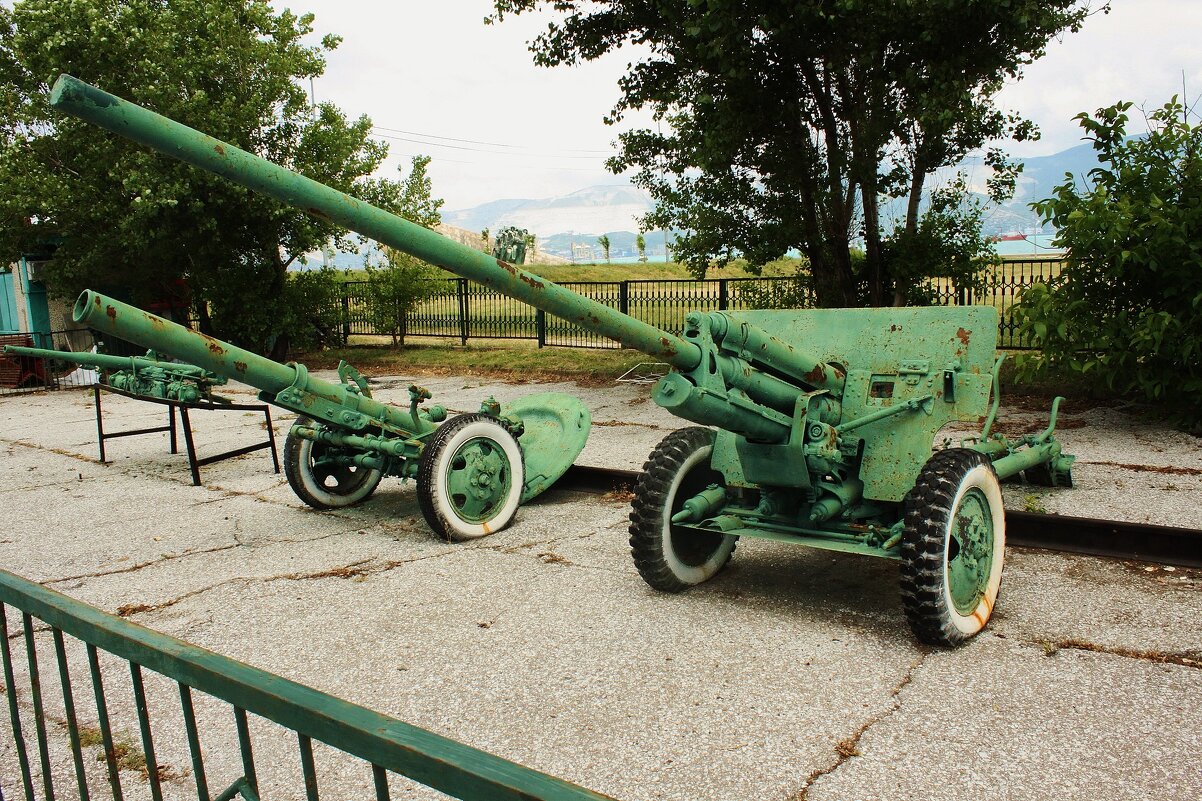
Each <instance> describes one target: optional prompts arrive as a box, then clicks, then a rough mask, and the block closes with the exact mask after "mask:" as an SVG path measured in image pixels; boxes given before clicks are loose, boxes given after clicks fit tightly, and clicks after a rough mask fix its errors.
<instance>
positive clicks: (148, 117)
mask: <svg viewBox="0 0 1202 801" xmlns="http://www.w3.org/2000/svg"><path fill="white" fill-rule="evenodd" d="M50 103H51V105H52V106H54V107H55V108H57V109H59V110H61V111H65V112H68V113H70V114H74V115H75V116H77V117H80V118H82V119H85V120H87V121H89V122H92V123H95V124H96V125H99V126H100V127H102V128H107V129H108V130H110V131H113V132H114V133H118V134H121V135H122V136H125V137H128V138H130V139H133V140H134V141H137V142H141V143H142V144H144V145H148V146H149V147H151V148H154V149H155V150H158V151H160V152H162V153H165V154H167V155H170V156H172V157H174V158H177V159H179V160H181V161H185V162H187V163H189V164H192V165H194V166H196V167H200V168H202V169H205V170H208V171H210V172H213V173H216V174H217V175H221V176H224V177H226V178H229V179H230V180H232V181H234V182H235V183H238V184H242V185H243V186H247V187H249V188H251V189H254V190H255V191H258V192H261V193H263V194H265V195H268V196H270V197H274V198H276V199H278V200H281V201H283V202H284V203H287V204H290V205H292V206H296V207H298V208H302V209H305V210H306V211H308V212H309V213H310V214H313V215H315V216H318V217H323V218H326V219H328V220H330V221H332V222H335V223H337V224H339V225H341V226H344V227H346V228H349V229H351V230H353V231H357V232H358V233H360V234H363V235H364V236H366V237H369V238H371V239H374V240H376V241H378V242H382V243H384V244H386V245H388V246H390V247H394V248H396V249H397V250H402V251H404V252H406V253H410V254H412V255H414V256H416V257H418V258H419V259H421V260H422V261H425V262H428V263H430V264H435V265H438V266H439V267H443V268H446V269H447V270H450V271H451V272H453V273H456V274H457V275H461V276H463V277H464V278H469V279H471V280H473V281H477V282H479V283H481V284H484V285H485V286H488V287H491V288H493V289H496V290H498V291H500V292H503V293H504V294H506V295H509V296H511V297H515V298H518V299H519V300H523V301H525V302H527V303H529V304H530V305H531V306H534V307H535V308H539V309H543V310H544V311H547V312H550V313H552V314H555V315H557V316H559V317H562V318H564V319H565V320H569V321H572V322H577V323H580V324H581V325H583V326H584V327H586V328H589V329H593V330H597V329H603V330H605V331H606V332H607V333H608V335H609V336H611V337H612V338H614V339H616V340H618V341H620V342H621V343H622V344H623V345H624V346H626V347H629V348H634V349H636V350H640V351H643V352H644V353H649V354H652V355H654V356H657V357H659V358H661V359H663V360H664V361H666V362H670V363H672V364H673V365H675V366H677V367H680V368H682V369H691V368H692V367H694V366H696V364H697V362H698V360H699V358H700V353H699V352H698V351H697V349H696V348H695V347H692V346H690V345H689V344H688V343H686V342H683V341H681V340H680V339H679V338H678V337H675V336H672V335H671V334H666V333H665V332H663V331H660V330H659V329H658V328H655V327H654V326H650V325H647V324H646V323H642V322H640V321H638V320H635V319H633V318H630V317H627V316H626V315H624V314H622V313H620V312H618V311H615V310H614V309H611V308H609V307H608V306H606V305H604V304H601V303H597V302H595V301H591V300H587V299H585V298H582V297H580V296H579V295H577V294H576V293H574V292H571V291H569V290H566V289H564V288H562V287H559V286H556V285H555V284H553V283H551V282H549V281H546V280H544V279H542V278H540V277H538V276H537V275H533V274H532V273H528V272H526V271H524V270H521V269H518V268H517V267H514V266H513V265H511V264H509V263H507V262H504V261H500V260H498V259H496V258H495V257H493V256H491V255H489V254H486V253H481V252H480V251H478V250H475V249H473V248H470V247H468V246H466V245H461V244H459V243H458V242H454V241H452V240H450V239H447V238H446V237H444V236H440V235H439V234H437V233H435V232H434V231H431V230H429V229H427V228H423V227H421V226H420V225H416V224H414V223H411V222H409V221H408V220H405V219H402V218H401V217H398V216H396V215H394V214H389V213H388V212H386V211H384V210H382V209H378V208H376V207H374V206H372V205H370V204H368V203H364V202H363V201H362V200H358V199H356V198H353V197H351V196H350V195H348V194H346V193H344V192H339V191H338V190H336V189H332V188H330V187H328V186H324V185H323V184H320V183H318V182H317V181H314V180H312V179H310V178H306V177H304V176H303V175H297V174H296V173H294V172H291V171H289V170H286V169H284V168H283V167H279V166H277V165H275V164H272V163H271V162H270V161H267V160H266V159H262V158H259V157H258V156H255V155H252V154H250V153H247V152H246V151H244V150H240V149H238V148H236V147H234V146H233V145H230V144H228V143H226V142H222V141H220V140H218V139H214V138H213V137H211V136H207V135H205V134H203V133H200V132H199V131H196V130H194V129H192V128H189V127H187V126H186V125H181V124H180V123H177V122H174V121H172V120H169V119H167V118H166V117H163V116H161V115H159V114H155V113H154V112H153V111H150V110H148V109H144V108H141V107H139V106H137V105H135V104H133V103H129V102H128V101H125V100H122V99H121V98H119V97H116V96H114V95H111V94H109V93H108V92H105V91H102V90H100V89H97V88H96V87H94V86H90V85H88V84H86V83H84V82H83V81H80V80H79V79H78V78H73V77H72V76H70V75H62V76H59V78H58V80H57V81H55V83H54V88H53V89H52V90H51V93H50ZM256 386H257V385H256Z"/></svg>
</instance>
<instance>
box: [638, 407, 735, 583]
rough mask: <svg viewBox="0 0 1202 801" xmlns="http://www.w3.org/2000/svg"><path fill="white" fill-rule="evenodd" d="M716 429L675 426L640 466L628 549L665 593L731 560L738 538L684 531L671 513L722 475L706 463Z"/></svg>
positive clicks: (646, 576)
mask: <svg viewBox="0 0 1202 801" xmlns="http://www.w3.org/2000/svg"><path fill="white" fill-rule="evenodd" d="M713 450H714V432H713V431H711V430H710V429H708V428H697V427H694V428H684V429H681V430H679V431H673V432H672V433H671V434H669V435H668V436H666V437H664V439H663V440H661V441H660V443H659V445H656V446H655V450H653V451H652V452H651V455H650V456H649V457H647V463H646V464H644V465H643V473H642V475H640V476H639V480H638V483H637V484H635V487H634V501H633V502H632V503H631V504H630V554H631V556H633V557H634V564H635V567H637V568H638V570H639V575H640V576H642V577H643V581H646V582H647V583H648V584H650V585H651V586H652V587H654V588H655V589H657V590H662V591H664V592H680V591H681V590H685V589H688V588H689V587H692V586H693V585H694V584H700V583H701V582H703V581H705V580H707V579H709V578H712V577H713V576H714V574H716V573H717V572H718V571H719V570H721V569H722V568H724V567H725V566H726V563H727V562H729V561H730V557H731V554H732V553H734V550H735V543H736V542H737V541H738V539H739V538H738V537H736V536H734V535H732V534H718V533H713V534H710V533H701V532H697V531H686V530H684V529H682V528H679V527H677V526H673V525H672V522H671V521H672V515H674V514H676V513H677V512H679V511H680V510H681V508H683V507H684V504H685V502H686V501H688V500H689V499H690V498H692V497H693V496H695V495H696V494H697V493H699V492H701V491H702V490H703V489H705V488H706V487H708V486H709V485H711V484H722V483H724V480H723V478H722V474H721V473H719V472H718V471H717V470H714V469H713V468H712V467H710V454H711V453H712V452H713Z"/></svg>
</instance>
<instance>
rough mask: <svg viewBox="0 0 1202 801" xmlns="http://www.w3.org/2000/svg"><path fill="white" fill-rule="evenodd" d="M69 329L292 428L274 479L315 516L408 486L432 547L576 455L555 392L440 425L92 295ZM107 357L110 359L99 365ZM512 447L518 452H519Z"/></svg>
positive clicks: (567, 400)
mask: <svg viewBox="0 0 1202 801" xmlns="http://www.w3.org/2000/svg"><path fill="white" fill-rule="evenodd" d="M73 316H74V318H75V321H76V322H78V323H84V324H86V325H88V326H89V327H91V328H94V329H96V330H98V331H101V332H103V333H107V334H112V335H114V336H118V337H121V338H122V339H125V340H128V341H130V342H138V343H141V344H144V345H150V346H152V347H155V348H158V349H160V350H163V351H166V352H169V353H172V354H177V355H180V356H183V357H186V358H188V359H189V360H190V361H192V362H196V363H197V364H199V365H202V367H195V368H193V369H195V370H199V371H201V372H202V373H204V374H206V375H215V376H221V377H222V378H220V380H221V381H223V382H224V381H225V380H226V378H233V379H236V380H238V381H241V382H243V383H245V384H249V385H250V386H252V387H255V388H256V389H258V390H259V399H260V400H262V401H265V402H267V403H271V404H274V405H276V406H279V407H282V408H284V409H288V410H289V411H293V412H296V413H297V415H299V417H298V418H297V421H296V423H295V424H294V425H293V426H292V428H291V429H290V430H289V432H288V437H287V439H286V440H285V442H284V473H285V475H286V476H287V477H288V483H289V485H291V487H292V489H293V491H294V492H295V493H296V494H297V497H299V498H300V499H301V500H303V501H304V502H305V503H307V504H309V505H310V506H312V507H314V508H316V509H331V508H337V507H343V506H350V505H352V504H356V503H359V502H360V501H363V500H365V499H366V498H367V497H368V496H370V495H371V494H372V493H373V492H375V490H376V488H377V487H378V486H379V484H380V480H381V479H382V478H383V477H384V476H386V475H391V476H396V477H399V478H401V479H406V478H414V479H417V492H418V501H419V503H420V506H421V509H422V514H423V516H424V517H425V518H426V521H427V522H428V523H429V524H430V526H431V528H433V529H434V531H435V532H436V533H437V534H438V535H439V536H441V537H443V538H445V539H452V540H466V539H472V538H475V537H481V536H484V535H486V534H491V533H492V532H494V531H498V530H500V529H502V528H504V527H505V526H507V525H508V524H509V523H510V521H512V520H513V517H514V514H515V513H516V512H517V508H518V505H519V504H520V503H522V502H524V501H528V500H530V499H531V498H533V497H535V496H536V495H538V494H539V493H541V492H542V491H543V490H545V489H547V488H548V487H549V486H551V484H553V483H554V482H555V480H556V479H557V478H559V477H560V476H561V475H563V473H564V472H565V471H566V470H567V469H568V467H570V466H571V464H572V462H573V461H574V460H575V458H576V456H577V455H578V454H579V453H580V451H581V449H583V448H584V444H585V441H586V440H587V438H588V432H589V426H590V424H591V421H590V417H589V412H588V409H587V408H586V407H585V406H584V405H583V404H582V403H580V401H578V400H576V399H575V398H573V397H571V396H570V395H564V394H562V393H552V392H547V393H541V394H536V395H529V396H526V397H524V398H520V399H518V400H516V401H514V402H513V403H511V404H509V405H507V406H501V405H500V404H499V403H497V402H496V401H495V400H493V399H492V398H488V399H486V400H485V401H484V402H483V403H482V404H481V409H480V413H478V414H463V415H459V416H457V417H454V418H452V419H451V420H450V421H449V422H446V423H445V424H443V425H440V424H441V423H443V421H444V420H447V412H446V409H444V408H443V407H441V406H430V407H428V408H422V404H423V402H424V401H426V400H428V399H429V398H430V392H429V390H427V389H425V388H423V387H419V386H416V385H414V386H410V387H409V407H408V408H407V409H406V408H404V407H401V406H394V405H392V404H387V403H381V402H380V401H378V400H376V399H374V398H373V397H372V393H371V389H370V386H369V384H368V382H367V380H366V379H365V378H364V377H363V376H362V375H360V374H359V372H358V371H357V370H355V368H353V367H351V366H350V365H348V364H347V363H346V362H340V363H339V365H338V378H339V383H333V382H330V381H325V380H322V379H320V378H317V377H316V376H313V375H310V374H309V371H308V369H307V368H306V367H305V366H304V365H303V364H296V363H291V364H280V363H279V362H276V361H272V360H271V359H266V358H263V357H262V356H259V355H258V354H255V353H252V352H251V351H248V350H244V349H242V348H239V347H237V346H236V345H231V344H230V343H228V342H223V341H221V340H219V339H214V338H213V337H210V336H207V335H205V334H202V333H199V332H197V331H193V330H192V329H189V328H185V327H184V326H182V325H179V324H178V323H173V322H171V321H170V320H165V319H163V318H162V317H158V316H156V315H154V314H151V313H150V312H146V311H142V310H141V309H138V308H137V307H134V306H130V305H129V304H127V303H122V302H121V301H119V300H115V299H113V298H110V297H106V296H104V295H101V294H99V293H97V292H92V291H91V290H85V291H84V292H83V294H81V295H80V296H79V299H78V300H77V301H76V303H75V309H74V315H73ZM105 358H110V359H111V358H114V357H105ZM519 442H520V444H519Z"/></svg>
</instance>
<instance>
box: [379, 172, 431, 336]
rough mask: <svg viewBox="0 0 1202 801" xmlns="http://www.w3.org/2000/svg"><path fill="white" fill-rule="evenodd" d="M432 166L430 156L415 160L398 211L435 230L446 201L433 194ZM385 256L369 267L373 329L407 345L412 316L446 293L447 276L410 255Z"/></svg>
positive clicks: (387, 253) (388, 253)
mask: <svg viewBox="0 0 1202 801" xmlns="http://www.w3.org/2000/svg"><path fill="white" fill-rule="evenodd" d="M429 164H430V157H429V156H414V157H413V162H412V166H411V168H410V170H409V175H408V176H407V177H406V178H405V180H404V181H402V183H401V191H400V195H399V197H398V198H397V205H398V208H397V209H396V212H397V213H398V214H400V215H401V216H402V217H404V218H405V219H407V220H409V221H410V222H414V223H417V224H418V225H421V226H424V227H426V228H434V227H435V226H436V225H438V224H439V223H440V222H441V221H442V218H441V215H440V214H439V209H441V208H442V205H443V200H442V198H435V197H434V195H433V191H432V186H431V183H430V177H429V175H428V174H427V172H426V168H427V167H428V166H429ZM384 255H385V258H386V263H385V265H384V266H383V267H382V268H376V267H373V266H371V265H370V264H369V265H367V282H368V283H367V291H368V295H369V306H368V308H369V309H370V317H371V323H372V328H373V330H375V331H376V332H377V333H384V334H388V335H389V336H391V337H392V344H393V345H398V344H399V345H401V346H404V344H405V334H406V332H407V330H408V324H409V315H410V314H411V313H412V312H413V310H414V309H415V308H417V306H419V305H420V304H421V303H422V302H423V301H425V300H427V299H429V298H431V297H433V296H435V295H437V294H438V293H440V292H444V291H446V286H447V285H446V283H445V282H442V281H439V280H438V279H439V278H441V277H442V276H443V275H444V274H443V272H442V271H441V270H439V269H438V268H436V267H433V266H431V265H429V264H426V263H425V262H422V261H420V260H418V259H416V258H414V257H413V256H410V255H409V254H407V253H401V252H400V251H397V250H393V249H392V248H388V249H387V250H385V251H384Z"/></svg>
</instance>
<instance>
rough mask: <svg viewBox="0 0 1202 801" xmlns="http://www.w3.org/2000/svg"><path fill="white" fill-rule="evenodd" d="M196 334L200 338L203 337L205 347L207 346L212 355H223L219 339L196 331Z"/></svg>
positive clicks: (223, 350) (223, 349)
mask: <svg viewBox="0 0 1202 801" xmlns="http://www.w3.org/2000/svg"><path fill="white" fill-rule="evenodd" d="M197 336H199V337H200V338H201V339H203V340H204V341H205V347H207V348H208V349H209V353H212V354H213V355H214V356H217V357H218V358H220V357H222V356H224V355H225V347H224V346H223V345H222V344H221V341H220V340H217V339H213V338H212V337H211V336H209V335H208V334H199V333H198V334H197Z"/></svg>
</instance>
